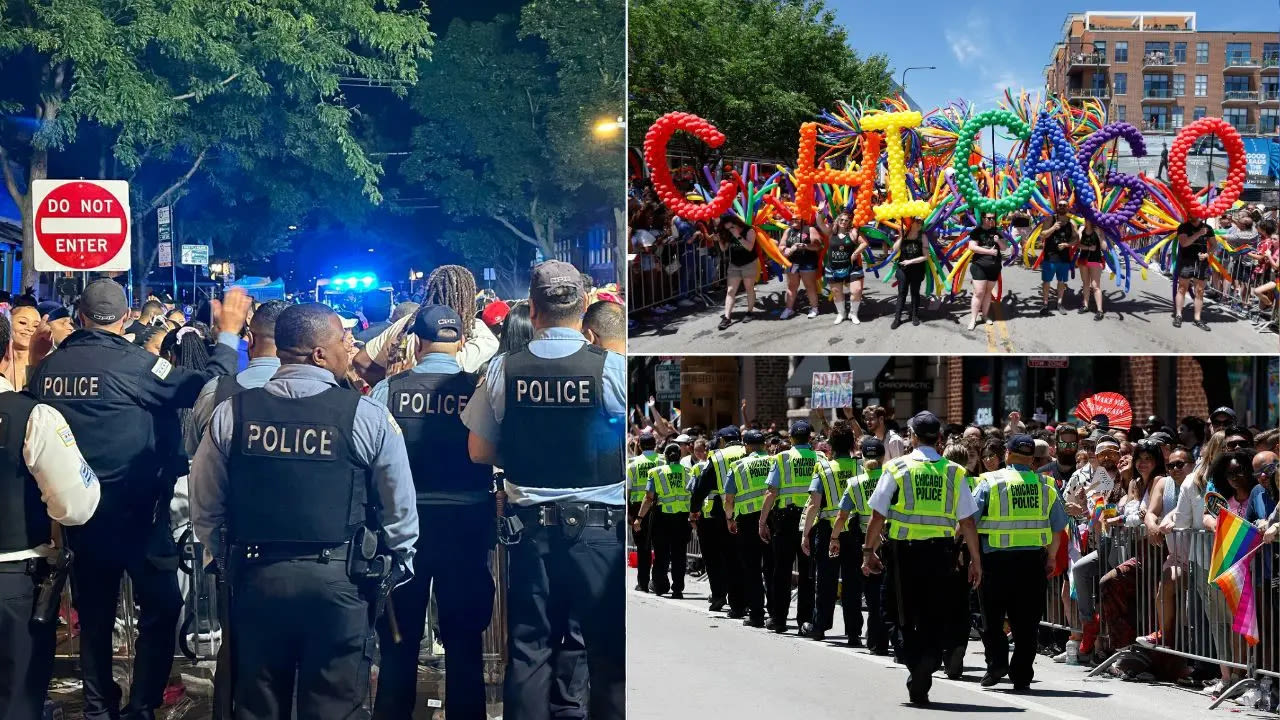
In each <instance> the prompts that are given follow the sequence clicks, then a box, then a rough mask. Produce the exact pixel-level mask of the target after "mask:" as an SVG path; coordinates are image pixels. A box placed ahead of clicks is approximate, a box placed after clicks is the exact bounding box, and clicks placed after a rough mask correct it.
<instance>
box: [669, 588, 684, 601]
mask: <svg viewBox="0 0 1280 720" xmlns="http://www.w3.org/2000/svg"><path fill="white" fill-rule="evenodd" d="M671 599H672V600H683V599H684V592H682V591H680V590H672V591H671Z"/></svg>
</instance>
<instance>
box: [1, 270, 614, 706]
mask: <svg viewBox="0 0 1280 720" xmlns="http://www.w3.org/2000/svg"><path fill="white" fill-rule="evenodd" d="M531 275H532V277H531V282H530V286H529V293H530V294H529V298H528V299H527V300H519V301H512V302H509V303H508V302H504V301H502V300H500V299H498V298H497V297H496V296H494V295H493V293H492V292H490V291H483V290H478V289H477V287H476V282H475V278H474V277H473V276H472V274H471V273H470V271H468V270H467V269H466V268H464V267H461V266H457V265H445V266H440V267H438V268H436V269H435V270H434V271H433V272H431V273H430V275H429V276H428V277H427V278H426V279H425V282H424V290H423V292H422V293H421V296H420V297H418V298H417V300H418V302H409V301H406V302H401V303H399V304H396V305H394V306H393V305H392V302H391V301H392V299H393V298H392V296H390V295H388V294H386V293H369V294H367V295H366V296H365V297H364V298H363V306H362V307H359V308H355V309H352V308H350V307H346V308H343V309H342V311H341V312H337V311H335V308H333V307H330V306H328V305H322V304H319V303H309V302H294V301H286V300H269V301H266V302H262V303H257V302H253V301H252V299H251V298H249V297H247V295H246V294H245V293H244V291H243V290H241V289H238V288H237V289H229V290H228V291H227V293H226V295H225V297H224V298H222V299H221V300H210V301H209V302H207V303H204V304H203V305H202V306H200V307H198V308H195V309H194V310H193V309H192V308H189V307H188V308H184V307H175V306H173V305H171V304H168V303H166V302H164V301H163V300H162V299H161V298H159V297H156V296H151V297H149V298H148V299H147V300H146V301H145V302H144V303H141V304H140V305H139V306H137V307H133V308H131V307H130V306H129V304H128V301H127V300H126V294H125V291H124V288H123V286H122V285H120V284H119V283H117V282H115V281H113V280H110V279H99V280H95V281H93V282H91V283H89V285H88V286H87V287H86V288H85V290H84V291H83V293H82V294H81V296H80V297H77V298H76V299H75V301H74V302H73V303H71V305H70V306H69V307H68V306H64V305H63V304H61V303H58V302H46V303H41V302H38V301H36V300H35V299H34V298H33V297H32V296H31V295H30V294H28V295H22V296H18V297H15V298H9V297H0V301H2V302H3V304H0V311H2V312H0V315H2V316H0V348H5V349H6V352H4V355H3V356H2V357H0V373H2V374H3V377H0V414H4V415H5V417H6V423H5V430H4V432H8V433H9V436H8V437H9V442H8V444H7V447H9V448H10V451H9V452H10V458H11V460H12V459H13V458H16V460H15V461H14V462H16V463H17V465H14V467H12V468H11V469H10V470H9V471H6V472H4V473H0V497H3V498H5V499H6V501H5V502H4V503H0V514H3V519H2V520H0V595H3V596H4V597H5V598H8V599H9V600H7V601H6V608H8V609H6V610H5V612H3V613H0V637H3V638H4V641H3V642H0V717H5V718H24V719H25V718H35V717H40V716H41V712H42V711H45V696H46V691H47V688H48V686H49V683H50V680H51V679H52V675H53V669H54V652H55V643H62V642H64V641H68V640H73V639H74V640H77V641H78V651H79V655H80V665H79V667H80V670H81V672H82V678H81V679H82V680H83V690H82V697H83V711H84V714H85V717H87V718H92V719H94V720H97V719H99V718H102V719H105V718H115V717H128V718H144V717H146V718H150V717H154V716H155V715H154V713H155V711H156V710H157V709H158V708H160V707H161V706H162V705H170V704H173V703H175V702H179V701H181V699H182V697H183V695H184V694H185V693H186V692H187V690H186V689H184V687H183V682H184V680H185V678H186V676H185V675H183V676H178V675H176V674H175V673H174V662H173V661H174V659H175V655H176V654H177V651H178V650H179V649H180V650H181V652H182V654H183V655H186V656H187V657H188V658H190V659H193V660H214V659H215V658H216V666H217V670H216V674H215V677H214V680H213V690H214V699H213V711H214V716H215V717H219V718H221V717H233V716H234V717H236V718H274V717H290V716H291V715H292V714H293V711H292V707H293V706H294V704H296V708H297V711H296V712H297V715H298V716H300V717H368V716H369V710H370V709H373V714H374V715H375V716H376V717H387V718H392V717H395V718H409V717H411V716H412V715H413V714H414V713H415V712H416V711H417V709H418V708H420V707H426V706H427V700H428V699H427V698H425V697H421V695H420V693H419V690H418V688H419V685H418V678H417V676H418V665H419V646H420V644H421V642H422V640H423V639H424V636H425V635H426V634H427V630H428V624H429V625H430V629H431V630H432V631H433V632H431V636H432V637H434V638H437V642H441V643H443V645H444V647H445V649H446V652H445V657H444V668H445V684H446V686H447V692H446V693H445V699H444V707H446V708H447V709H448V712H449V714H450V716H456V717H472V718H483V717H485V716H486V709H485V706H486V704H487V701H486V696H487V693H486V690H485V683H486V677H488V675H487V673H486V668H485V667H484V663H483V660H482V637H486V638H487V637H488V636H487V635H486V633H487V631H488V630H489V626H490V623H491V621H492V620H493V619H494V617H495V614H494V611H493V609H494V602H495V584H494V583H495V581H497V580H499V579H507V580H509V585H508V586H507V589H505V590H504V591H503V593H502V595H503V597H505V598H506V601H505V611H506V618H505V620H506V621H507V623H508V625H507V628H509V629H504V631H503V632H499V633H498V634H497V637H499V638H500V639H505V641H506V643H507V647H506V648H500V649H499V652H500V654H501V655H504V656H505V658H506V660H507V665H506V666H505V671H504V672H505V678H506V685H505V695H504V696H503V700H504V704H505V707H504V714H505V716H506V717H510V718H519V717H526V716H533V717H542V716H545V713H546V708H547V707H550V706H554V707H558V708H562V709H564V710H565V711H566V712H569V713H571V714H572V713H573V712H577V713H578V715H579V716H583V715H585V713H586V712H587V708H588V707H590V708H591V712H592V714H593V716H599V717H615V718H616V717H621V714H622V675H623V660H622V655H621V648H622V646H623V645H622V643H621V641H620V640H621V638H620V632H621V630H620V628H621V627H622V626H623V622H622V613H623V605H622V597H621V594H620V593H617V592H616V588H617V582H616V581H620V575H621V568H620V566H619V564H618V560H619V559H620V556H621V547H622V529H621V527H622V515H623V514H622V509H621V505H622V500H621V494H622V490H621V484H620V483H619V481H618V479H617V478H618V477H619V476H620V475H621V463H622V444H623V437H622V436H623V430H622V427H623V425H622V422H623V418H624V417H625V401H624V400H623V399H622V398H623V397H624V394H625V390H624V389H623V384H624V376H625V368H624V361H623V359H622V353H623V352H624V348H625V342H626V327H625V324H624V323H623V318H624V315H625V310H624V308H623V306H622V305H621V304H620V302H619V301H618V298H617V293H615V292H610V291H609V290H608V289H598V288H594V287H593V283H591V282H590V281H589V279H588V276H587V275H585V274H584V273H581V272H579V271H578V270H577V269H576V268H574V267H573V266H571V265H569V264H568V263H563V262H560V261H548V262H545V263H541V264H539V265H537V266H536V267H534V268H533V270H532V272H531ZM10 328H12V332H10ZM237 352H238V354H239V358H238V359H237V357H236V355H237ZM556 373H560V374H565V373H569V374H571V375H573V376H574V378H575V385H574V393H572V394H571V393H569V392H568V391H566V390H563V389H562V388H559V387H558V386H556V385H555V383H554V376H555V374H556ZM6 385H8V386H11V387H7V386H6ZM534 386H537V388H538V392H537V396H538V397H537V398H536V399H534V400H533V401H532V402H530V398H526V397H523V395H522V393H524V394H528V393H527V392H525V389H526V388H530V387H534ZM553 387H554V388H555V392H554V393H553V392H552V388H553ZM11 388H12V389H15V390H23V389H26V390H27V392H26V393H19V392H9V390H10V389H11ZM495 388H496V389H495ZM504 390H505V392H506V395H505V396H504ZM353 391H354V392H353ZM615 406H616V407H615ZM18 412H23V413H26V412H29V413H30V417H31V421H30V423H24V422H22V421H21V416H20V415H15V413H18ZM544 413H550V416H551V418H554V419H555V421H556V422H555V423H551V422H548V420H549V419H550V418H548V417H546V416H544V415H543V414H544ZM11 418H12V419H13V424H12V427H10V423H9V419H11ZM504 423H508V424H511V423H514V424H515V425H514V426H515V427H516V428H518V430H512V429H510V427H508V428H507V429H506V430H505V431H504V428H503V425H504ZM553 426H554V427H555V432H556V437H557V438H558V440H560V441H563V442H564V443H566V445H565V447H564V448H562V451H561V452H559V453H557V455H556V462H557V463H560V465H557V466H554V467H548V466H547V463H546V462H545V461H544V460H543V459H542V456H545V452H544V451H543V448H542V447H541V446H540V445H538V440H537V439H538V438H540V437H544V435H543V432H542V429H543V428H551V427H553ZM24 429H25V437H24V435H23V430H24ZM548 432H549V430H548ZM51 440H52V442H50V441H51ZM610 448H612V452H611V450H610ZM535 456H537V457H535ZM610 458H612V459H613V463H612V465H611V464H610V463H609V462H608V461H609V459H610ZM315 460H326V461H330V462H324V463H320V462H314V461H315ZM309 461H311V462H309ZM10 464H11V465H13V464H14V463H13V462H11V463H10ZM564 468H570V469H571V470H575V471H576V472H569V473H568V474H567V475H565V474H563V473H561V472H559V470H562V469H564ZM267 478H270V480H271V482H264V480H266V479H267ZM566 480H569V482H566ZM68 483H69V484H68ZM13 498H18V499H19V500H18V501H17V502H9V500H12V499H13ZM569 517H572V518H581V519H582V525H583V527H582V528H580V529H575V532H573V533H572V537H566V538H565V539H559V538H558V537H556V535H557V534H558V533H561V532H564V534H565V535H566V536H567V535H568V534H569V533H567V531H562V530H561V528H562V527H563V524H561V523H558V522H553V521H552V520H553V519H554V518H569ZM50 519H52V520H54V521H55V524H54V525H53V527H52V529H51V528H50V522H49V520H50ZM56 523H61V525H63V526H66V528H65V530H64V529H63V528H62V527H59V526H58V525H57V524H56ZM568 524H570V525H571V524H574V523H568ZM615 535H616V538H615V537H614V536H615ZM499 541H501V543H502V545H503V546H504V547H505V548H506V553H505V557H506V561H505V562H504V568H505V570H504V573H503V574H501V575H498V574H496V573H495V570H494V568H493V566H492V563H491V553H493V552H494V550H495V548H496V547H497V543H498V542H499ZM582 544H586V545H589V546H590V547H589V548H586V549H581V547H580V545H582ZM569 553H572V555H573V556H572V557H564V556H566V555H567V554H569ZM180 558H185V560H180ZM202 559H203V562H201V560H202ZM62 560H65V561H62ZM331 560H332V563H331V562H330V561H331ZM546 563H555V564H556V566H557V568H558V569H559V570H563V571H565V572H566V573H567V574H569V575H572V576H573V577H572V579H571V580H567V581H566V582H564V583H561V582H559V581H556V582H554V583H552V584H551V586H549V587H548V586H547V584H546V582H545V580H540V578H542V579H545V577H546V575H547V571H546V568H545V564H546ZM124 576H127V582H126V585H125V587H127V588H129V590H128V592H126V593H125V594H124V595H123V598H122V597H121V596H120V594H119V590H120V587H121V580H122V577H124ZM64 584H65V585H64ZM64 587H65V588H66V589H67V590H69V594H70V597H71V602H70V603H69V604H67V605H64V607H63V608H62V610H63V611H62V612H61V613H60V612H59V610H58V606H57V601H58V599H59V598H60V597H61V595H62V592H63V589H64ZM393 590H394V591H393ZM431 597H434V598H435V599H436V601H435V603H434V604H433V609H432V610H431V612H430V616H428V599H429V598H431ZM50 598H51V600H50ZM122 599H123V603H124V604H123V606H122V605H121V600H122ZM50 601H51V602H52V603H53V605H51V606H47V603H48V602H50ZM32 606H34V607H35V610H34V611H32V612H31V613H30V617H27V615H28V613H27V612H26V611H28V610H31V607H32ZM588 607H589V608H592V614H591V615H590V617H583V616H581V615H580V614H579V612H578V611H579V610H580V609H582V608H588ZM388 608H398V613H399V614H398V616H397V615H396V610H393V609H388ZM118 617H122V618H125V620H124V621H123V622H122V621H121V620H118V619H117V618H118ZM496 618H497V622H503V620H504V618H503V617H502V616H501V615H497V616H496ZM615 631H616V633H615ZM615 634H616V635H617V636H616V637H615ZM125 638H129V639H128V640H125ZM122 646H123V647H125V648H127V650H126V654H127V658H128V661H129V662H130V664H131V671H130V678H131V685H130V687H129V688H127V689H125V688H121V687H120V686H119V685H117V684H116V681H115V680H114V679H113V677H112V660H111V659H112V657H113V656H116V655H118V651H119V650H120V648H121V647H122ZM375 648H376V650H375ZM532 648H536V649H537V651H536V652H534V651H533V650H532ZM544 650H547V651H548V652H546V653H545V654H544V653H543V651H544ZM371 662H376V664H377V666H378V667H377V669H374V668H371V667H370V663H371ZM375 684H376V686H377V688H378V691H377V693H376V699H375V697H374V695H373V694H371V688H372V687H373V685H375ZM295 691H296V692H295ZM295 694H296V698H295ZM437 697H438V696H437ZM291 698H295V699H293V700H292V704H291V703H290V699H291ZM433 702H437V701H434V700H433Z"/></svg>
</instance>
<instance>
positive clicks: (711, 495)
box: [689, 425, 747, 620]
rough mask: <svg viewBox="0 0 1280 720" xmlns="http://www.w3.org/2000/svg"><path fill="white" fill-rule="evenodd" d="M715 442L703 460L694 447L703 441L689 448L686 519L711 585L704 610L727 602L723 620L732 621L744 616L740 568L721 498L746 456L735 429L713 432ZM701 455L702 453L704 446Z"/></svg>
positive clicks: (732, 427) (745, 612) (717, 608)
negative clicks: (690, 470)
mask: <svg viewBox="0 0 1280 720" xmlns="http://www.w3.org/2000/svg"><path fill="white" fill-rule="evenodd" d="M716 440H717V441H718V442H719V443H722V444H723V446H722V447H721V448H719V449H717V450H714V451H713V452H711V453H710V454H709V455H706V457H705V459H703V460H697V456H698V455H699V449H698V445H699V443H702V442H703V441H702V440H698V441H696V442H695V443H694V445H693V448H694V449H693V452H694V462H693V463H692V467H693V475H692V478H693V481H692V483H691V487H690V493H689V511H690V512H689V517H690V521H691V522H692V523H693V524H695V525H697V527H698V544H699V545H700V546H701V547H702V561H703V563H704V564H705V565H706V568H707V582H708V583H709V584H710V585H711V597H710V599H709V602H710V604H709V605H708V609H709V610H711V611H712V612H719V611H720V610H723V609H724V606H725V603H726V602H727V603H728V605H729V612H728V613H727V617H729V618H730V619H734V620H736V619H739V618H744V617H746V616H747V611H746V602H745V601H744V600H743V595H742V566H741V564H740V563H739V561H738V550H737V548H736V547H735V546H734V542H733V538H731V537H730V536H729V530H728V528H727V527H726V522H725V511H724V501H723V500H722V498H723V496H724V484H725V481H726V480H728V479H729V475H730V473H731V471H732V468H733V464H734V463H736V462H737V461H738V460H739V459H740V458H741V457H742V456H743V455H746V454H747V449H746V448H745V447H743V446H742V443H741V442H740V441H739V435H738V428H737V427H734V426H732V425H730V426H728V427H726V428H724V429H722V430H720V431H719V432H718V433H716ZM702 452H703V454H705V445H704V448H703V451H702Z"/></svg>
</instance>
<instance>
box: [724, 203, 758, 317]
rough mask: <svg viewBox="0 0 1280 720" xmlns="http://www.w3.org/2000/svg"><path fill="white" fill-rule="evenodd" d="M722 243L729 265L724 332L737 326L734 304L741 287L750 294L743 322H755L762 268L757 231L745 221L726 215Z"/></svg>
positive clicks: (726, 265) (725, 295)
mask: <svg viewBox="0 0 1280 720" xmlns="http://www.w3.org/2000/svg"><path fill="white" fill-rule="evenodd" d="M716 238H717V240H719V242H720V252H721V254H723V255H725V256H726V257H727V259H728V262H727V263H726V264H725V271H724V273H725V279H726V281H727V282H726V283H725V293H724V315H721V316H720V329H721V330H724V329H725V328H727V327H729V325H731V324H732V323H733V303H734V300H735V299H736V298H737V296H738V284H739V283H741V284H742V287H743V289H745V290H746V291H747V313H746V315H744V316H743V317H742V321H743V322H749V321H750V320H751V311H752V310H753V309H754V308H755V306H756V278H757V276H758V275H759V273H760V266H759V263H758V261H757V259H756V231H755V230H753V229H751V228H749V227H747V224H746V223H745V222H743V221H742V218H740V217H738V216H736V215H726V216H724V218H722V219H721V220H720V230H719V232H718V233H717V234H716Z"/></svg>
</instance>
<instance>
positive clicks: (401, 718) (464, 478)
mask: <svg viewBox="0 0 1280 720" xmlns="http://www.w3.org/2000/svg"><path fill="white" fill-rule="evenodd" d="M412 332H413V334H414V335H416V336H417V338H418V343H417V348H416V355H417V357H416V358H415V359H416V360H417V365H415V366H414V367H413V368H412V369H411V370H408V371H407V372H403V373H400V374H398V375H395V376H392V377H390V378H388V379H386V380H382V381H381V382H379V383H378V384H377V385H376V386H375V387H374V388H373V392H372V393H371V394H370V396H371V397H372V398H373V399H374V400H376V401H378V402H381V403H384V404H386V405H387V406H388V407H389V408H390V409H391V415H392V416H393V417H395V419H396V422H397V423H398V424H399V425H400V428H401V429H402V430H403V431H404V442H405V446H406V448H407V449H408V453H409V462H410V465H411V466H412V467H413V483H414V486H415V487H416V488H417V499H418V519H419V522H420V529H421V531H420V534H419V537H418V543H417V546H416V550H415V552H414V563H413V568H414V573H413V579H412V580H410V581H409V582H407V583H405V584H404V585H402V586H400V587H399V588H397V589H396V591H395V593H394V594H393V595H392V605H393V607H394V608H395V611H396V619H397V620H398V621H399V631H400V637H399V638H397V637H396V634H395V632H393V629H392V627H391V624H390V621H389V619H388V617H387V616H384V617H383V618H382V619H380V620H379V621H378V635H379V638H380V640H381V644H380V647H381V649H382V662H381V664H380V668H381V670H380V673H379V675H378V698H377V704H376V705H375V706H374V717H377V718H389V719H393V720H408V719H409V718H411V717H412V716H413V711H414V695H415V693H416V690H417V681H418V648H419V646H420V645H421V643H422V636H423V634H424V627H425V620H426V616H427V602H428V600H429V598H430V596H431V586H432V584H433V583H434V585H435V587H436V609H437V612H438V613H439V619H440V639H441V641H442V642H443V643H444V648H445V656H444V659H445V675H444V679H445V695H444V697H445V712H446V713H447V714H448V715H449V716H450V717H456V718H480V719H481V720H483V718H484V716H485V702H484V657H483V644H484V631H485V628H487V627H488V626H489V619H490V617H491V616H492V615H493V572H492V570H491V569H490V566H489V552H490V551H491V550H492V549H493V545H494V540H495V534H494V532H495V518H496V517H497V514H496V511H495V508H494V500H493V494H492V493H491V492H490V488H491V486H492V484H493V480H492V478H493V468H491V467H490V466H488V465H477V464H476V463H473V462H471V457H470V455H468V453H467V428H466V426H464V425H463V424H462V411H463V410H464V409H465V408H466V406H467V402H468V401H469V400H470V399H471V397H472V396H473V395H474V394H475V389H476V383H477V381H478V378H477V377H476V376H475V375H472V374H471V373H466V372H463V370H462V366H461V365H459V364H458V362H457V355H458V353H459V352H460V351H461V349H462V346H463V344H464V343H465V342H466V338H465V337H463V330H462V318H460V317H458V313H456V312H455V311H454V310H453V308H451V307H449V306H448V305H424V306H423V307H422V308H421V309H420V310H419V311H418V315H417V318H416V319H415V320H414V322H413V329H412Z"/></svg>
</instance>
